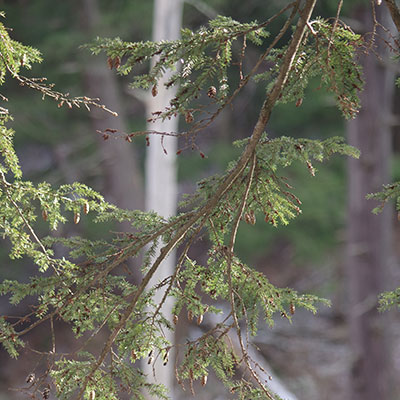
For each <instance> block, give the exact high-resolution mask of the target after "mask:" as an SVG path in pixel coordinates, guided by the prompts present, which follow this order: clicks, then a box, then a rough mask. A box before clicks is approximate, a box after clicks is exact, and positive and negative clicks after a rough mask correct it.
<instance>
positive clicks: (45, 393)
mask: <svg viewBox="0 0 400 400" xmlns="http://www.w3.org/2000/svg"><path fill="white" fill-rule="evenodd" d="M42 396H43V398H44V400H47V399H48V398H49V397H50V389H49V388H48V387H47V388H45V389H44V390H43V392H42Z"/></svg>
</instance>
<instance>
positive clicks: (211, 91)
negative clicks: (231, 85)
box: [207, 86, 217, 99]
mask: <svg viewBox="0 0 400 400" xmlns="http://www.w3.org/2000/svg"><path fill="white" fill-rule="evenodd" d="M216 95H217V89H216V88H215V86H210V87H209V89H208V91H207V96H208V97H210V98H212V99H213V98H214V97H215V96H216Z"/></svg>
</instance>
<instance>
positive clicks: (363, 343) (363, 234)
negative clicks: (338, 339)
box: [347, 8, 394, 400]
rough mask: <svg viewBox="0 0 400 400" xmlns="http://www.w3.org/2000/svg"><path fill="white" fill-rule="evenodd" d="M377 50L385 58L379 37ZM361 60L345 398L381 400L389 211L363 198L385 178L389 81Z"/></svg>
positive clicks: (351, 184) (366, 18)
mask: <svg viewBox="0 0 400 400" xmlns="http://www.w3.org/2000/svg"><path fill="white" fill-rule="evenodd" d="M382 11H383V9H382V8H380V9H378V10H377V12H379V13H382ZM368 14H369V15H368ZM378 18H379V15H378ZM360 19H361V20H362V22H363V24H364V26H365V29H366V30H367V31H372V21H371V16H370V13H368V10H366V9H365V10H364V11H363V12H362V14H361V15H360ZM377 51H378V52H379V53H380V54H381V55H382V56H383V57H384V58H387V51H386V49H385V47H384V44H383V42H382V41H380V43H379V44H378V48H377ZM362 64H363V67H364V78H365V81H366V85H365V89H364V91H363V92H362V93H361V101H362V109H361V111H360V114H359V116H358V117H357V118H356V119H355V120H353V121H350V122H349V124H348V137H349V142H350V144H351V145H353V146H355V147H357V148H358V149H360V150H361V157H360V160H350V161H349V164H348V196H349V197H348V243H347V269H348V291H349V301H350V309H349V315H348V316H349V326H350V342H351V347H352V351H353V355H354V359H353V363H352V368H351V377H350V378H351V379H350V392H351V396H350V398H351V399H352V400H361V399H362V400H376V399H380V400H385V399H388V398H389V397H388V396H389V393H388V388H389V384H388V376H389V371H390V365H389V357H388V348H387V345H388V343H387V339H388V338H387V334H386V333H385V322H384V318H385V316H384V315H382V314H379V313H378V311H377V296H378V294H379V293H380V292H381V291H382V290H383V289H384V281H385V273H386V271H387V268H388V259H389V252H390V231H391V226H390V210H389V209H387V210H385V211H384V213H383V215H382V214H381V215H374V214H372V213H371V210H372V208H373V207H374V204H373V203H372V202H371V201H367V200H366V199H365V196H366V194H367V193H371V192H376V191H379V190H380V188H381V185H382V183H387V182H389V157H390V153H391V150H390V147H391V137H390V129H389V127H388V126H387V125H385V119H386V118H385V117H386V116H387V115H389V113H390V108H391V97H392V96H391V94H392V92H393V87H394V86H393V85H394V82H393V75H392V73H391V72H390V71H389V70H388V69H385V68H384V64H383V63H382V62H380V61H379V59H378V58H377V57H376V55H375V54H373V53H372V52H370V53H369V54H368V55H367V56H365V55H364V56H363V59H362Z"/></svg>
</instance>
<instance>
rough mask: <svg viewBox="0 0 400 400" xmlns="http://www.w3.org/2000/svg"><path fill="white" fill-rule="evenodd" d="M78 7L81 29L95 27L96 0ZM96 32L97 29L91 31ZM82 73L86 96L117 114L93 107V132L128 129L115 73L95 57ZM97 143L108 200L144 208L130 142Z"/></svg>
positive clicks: (96, 17)
mask: <svg viewBox="0 0 400 400" xmlns="http://www.w3.org/2000/svg"><path fill="white" fill-rule="evenodd" d="M78 9H79V10H80V11H79V12H80V20H81V26H82V29H83V30H86V31H87V32H88V33H91V32H95V28H96V27H99V24H100V22H99V21H100V16H99V10H98V4H97V0H83V1H82V2H81V4H80V6H79V7H78ZM98 34H99V32H95V33H94V35H98ZM92 39H93V38H90V40H92ZM84 75H85V85H86V86H87V90H88V95H90V96H91V97H98V98H100V102H101V103H102V104H105V105H106V106H107V107H108V108H110V109H111V110H113V111H116V112H117V113H118V115H119V116H118V117H117V118H116V117H114V116H112V115H111V114H108V113H106V112H104V111H103V110H100V109H93V110H92V112H91V113H90V116H91V118H92V125H93V131H94V132H95V131H96V130H104V129H107V128H112V129H116V130H117V131H118V132H127V130H126V125H125V121H124V116H123V107H122V104H121V100H120V96H119V93H118V85H117V82H116V77H115V73H114V72H111V71H109V70H108V67H107V63H106V61H105V59H104V60H103V62H99V59H98V58H97V59H96V58H94V57H92V58H91V59H89V60H88V62H87V64H86V66H85V72H84ZM99 146H100V149H101V153H102V157H103V160H102V170H103V172H104V174H103V175H104V179H105V190H104V192H105V193H106V195H107V197H108V198H107V200H109V201H112V202H113V203H115V204H116V205H117V206H119V207H121V208H127V209H131V210H134V209H143V205H144V194H143V185H142V179H141V174H140V171H139V166H138V163H137V161H136V160H137V157H135V151H134V148H133V144H129V143H127V142H126V141H125V140H123V139H122V138H121V139H118V140H107V141H103V140H102V139H101V136H99ZM126 228H128V227H126Z"/></svg>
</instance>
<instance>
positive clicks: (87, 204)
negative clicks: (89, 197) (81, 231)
mask: <svg viewBox="0 0 400 400" xmlns="http://www.w3.org/2000/svg"><path fill="white" fill-rule="evenodd" d="M89 210H90V206H89V203H87V202H85V204H84V205H83V212H84V213H85V214H87V213H88V212H89Z"/></svg>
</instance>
